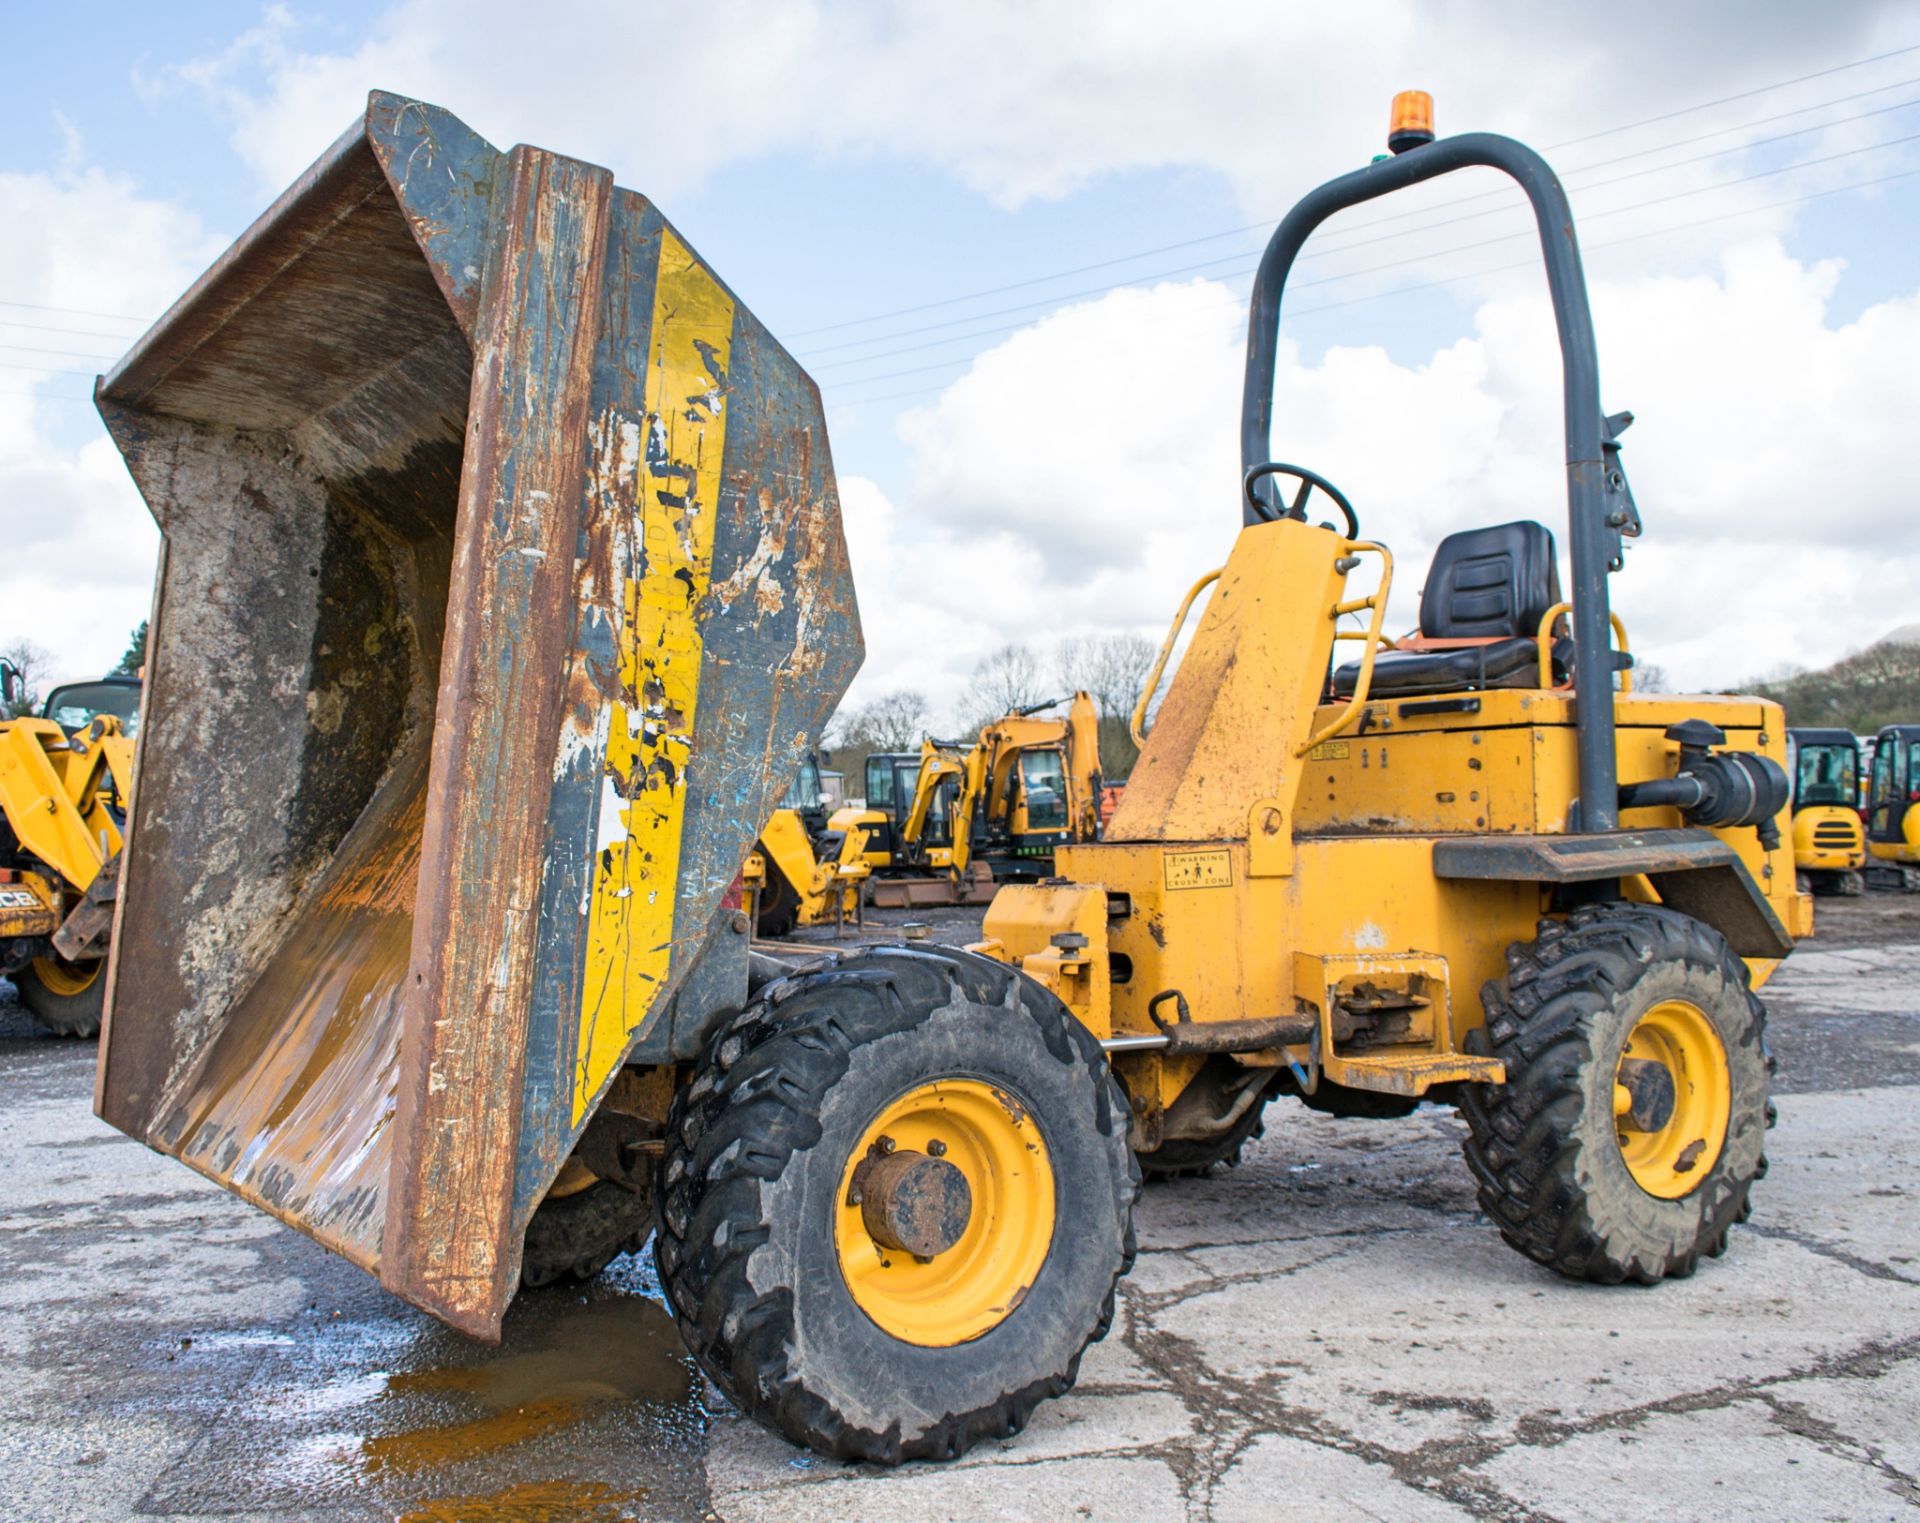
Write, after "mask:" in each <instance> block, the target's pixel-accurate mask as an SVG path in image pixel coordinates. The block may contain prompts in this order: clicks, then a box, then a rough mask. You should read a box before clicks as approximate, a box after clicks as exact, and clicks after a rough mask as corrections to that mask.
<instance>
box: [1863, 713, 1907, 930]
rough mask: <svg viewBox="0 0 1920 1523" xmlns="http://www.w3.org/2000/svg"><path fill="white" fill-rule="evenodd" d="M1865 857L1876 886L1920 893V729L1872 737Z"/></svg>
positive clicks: (1899, 727)
mask: <svg viewBox="0 0 1920 1523" xmlns="http://www.w3.org/2000/svg"><path fill="white" fill-rule="evenodd" d="M1867 854H1868V861H1867V868H1866V878H1867V881H1868V883H1869V884H1870V885H1871V886H1872V887H1874V888H1884V889H1894V890H1897V891H1899V892H1902V893H1908V894H1913V893H1920V725H1910V724H1890V725H1887V726H1885V727H1883V728H1882V729H1881V730H1880V732H1879V734H1878V735H1877V736H1875V738H1874V747H1873V770H1872V774H1871V777H1870V779H1869V782H1868V787H1867Z"/></svg>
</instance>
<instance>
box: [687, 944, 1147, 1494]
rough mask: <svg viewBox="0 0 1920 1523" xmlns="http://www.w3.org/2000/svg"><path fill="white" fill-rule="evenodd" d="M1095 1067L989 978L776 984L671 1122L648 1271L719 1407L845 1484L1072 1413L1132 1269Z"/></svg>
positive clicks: (1109, 1104)
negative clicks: (656, 1270)
mask: <svg viewBox="0 0 1920 1523" xmlns="http://www.w3.org/2000/svg"><path fill="white" fill-rule="evenodd" d="M1128 1130H1129V1124H1128V1110H1127V1106H1126V1103H1125V1100H1124V1097H1123V1096H1122V1095H1121V1093H1120V1091H1119V1087H1118V1085H1117V1084H1116V1083H1115V1082H1114V1080H1113V1078H1112V1076H1111V1074H1110V1073H1109V1071H1108V1069H1107V1064H1106V1060H1105V1058H1104V1056H1103V1055H1102V1053H1101V1051H1100V1047H1099V1044H1098V1043H1097V1042H1096V1041H1095V1040H1094V1038H1093V1036H1092V1034H1091V1033H1089V1032H1088V1031H1087V1030H1086V1029H1085V1028H1084V1027H1083V1026H1081V1025H1080V1024H1079V1022H1077V1021H1076V1020H1074V1018H1073V1016H1072V1015H1071V1014H1070V1013H1069V1012H1068V1011H1067V1009H1066V1008H1065V1007H1064V1006H1063V1005H1061V1004H1060V1003H1059V1001H1058V1000H1056V999H1054V998H1053V997H1052V996H1051V995H1050V994H1048V993H1047V992H1046V991H1044V990H1042V989H1041V988H1039V987H1038V986H1037V985H1035V984H1033V983H1032V982H1030V981H1028V980H1026V979H1023V978H1021V977H1019V976H1018V975H1017V974H1015V973H1014V972H1013V971H1012V970H1010V969H1008V968H1006V967H1004V966H1002V965H1000V964H998V963H994V962H990V961H988V960H986V959H984V958H979V957H975V956H971V955H969V954H966V953H961V952H950V951H946V950H944V949H931V948H929V949H911V950H909V949H906V948H887V949H882V950H876V951H870V952H863V953H861V954H859V955H856V956H853V957H849V958H847V959H845V960H843V961H841V962H839V963H838V964H835V965H832V966H829V967H827V968H824V969H821V970H817V971H814V972H809V973H801V974H797V975H794V976H792V977H789V978H786V979H782V980H780V981H778V982H776V983H774V984H772V985H769V986H768V987H767V988H766V989H764V990H763V991H762V992H761V996H760V998H759V999H758V1000H757V1001H756V1002H755V1003H754V1004H753V1005H751V1006H749V1007H748V1009H747V1010H745V1011H744V1012H742V1014H741V1015H740V1016H739V1017H737V1018H736V1019H735V1020H734V1021H733V1022H732V1023H730V1024H729V1025H728V1026H727V1027H726V1028H725V1029H724V1030H722V1031H721V1032H720V1033H719V1035H718V1037H717V1038H716V1040H715V1041H714V1043H713V1045H712V1046H711V1047H710V1048H709V1050H708V1052H707V1054H706V1057H705V1059H704V1061H703V1063H702V1065H701V1067H700V1068H699V1069H698V1070H697V1072H696V1074H695V1076H694V1078H693V1080H692V1082H691V1083H690V1084H688V1085H687V1086H686V1088H684V1089H683V1090H682V1091H681V1093H680V1095H679V1097H678V1098H677V1099H676V1100H675V1103H674V1110H673V1115H672V1118H671V1121H670V1124H669V1129H668V1139H667V1151H666V1157H665V1161H664V1165H663V1169H662V1175H661V1179H662V1188H661V1197H660V1215H659V1227H658V1233H657V1236H656V1239H655V1241H656V1249H655V1252H656V1255H657V1257H658V1260H659V1265H660V1273H661V1279H662V1282H663V1283H664V1285H665V1287H666V1289H667V1293H668V1296H669V1299H670V1300H671V1302H672V1304H673V1308H674V1311H675V1313H676V1315H677V1316H678V1318H679V1321H680V1325H681V1330H682V1332H683V1334H684V1335H685V1337H686V1340H687V1345H688V1347H689V1348H690V1349H691V1350H692V1351H693V1353H694V1355H695V1357H696V1358H697V1359H698V1360H699V1361H700V1364H701V1366H702V1368H703V1369H705V1370H706V1372H707V1374H708V1375H709V1376H710V1377H711V1378H712V1379H713V1381H714V1382H715V1384H717V1385H718V1386H719V1387H720V1388H721V1389H722V1390H723V1391H724V1392H725V1393H726V1394H727V1396H728V1397H729V1398H730V1399H731V1400H732V1401H733V1402H735V1403H736V1404H737V1405H738V1406H740V1407H741V1408H742V1409H743V1410H745V1411H746V1412H747V1413H749V1414H750V1415H751V1416H753V1417H754V1418H756V1419H757V1420H759V1421H760V1422H762V1423H765V1424H766V1425H767V1426H769V1427H772V1428H774V1429H776V1430H777V1431H778V1432H780V1433H782V1434H784V1435H785V1436H786V1437H787V1438H788V1439H790V1440H792V1441H793V1442H795V1443H800V1444H806V1445H808V1446H810V1447H812V1448H814V1449H816V1450H818V1451H819V1452H821V1453H823V1454H827V1455H831V1456H833V1457H834V1458H837V1459H846V1460H853V1459H858V1460H869V1461H877V1462H879V1463H882V1464H897V1463H899V1462H900V1461H902V1460H907V1459H950V1458H952V1457H954V1456H956V1455H958V1454H961V1453H963V1452H964V1451H965V1450H966V1449H968V1448H969V1447H970V1446H971V1445H972V1444H974V1443H975V1442H977V1441H978V1440H980V1439H983V1438H988V1437H1005V1436H1008V1435H1010V1434H1013V1433H1017V1432H1018V1431H1019V1430H1020V1429H1021V1428H1022V1427H1023V1426H1024V1425H1025V1424H1026V1421H1027V1418H1028V1416H1029V1415H1030V1414H1031V1413H1032V1411H1033V1409H1034V1407H1035V1406H1037V1405H1038V1404H1039V1402H1041V1401H1042V1400H1044V1399H1045V1398H1047V1397H1049V1396H1057V1395H1059V1394H1061V1393H1062V1392H1064V1391H1065V1390H1067V1389H1068V1388H1069V1387H1070V1386H1071V1385H1072V1384H1073V1381H1074V1378H1075V1376H1076V1374H1077V1373H1078V1370H1079V1364H1080V1357H1081V1355H1082V1354H1083V1353H1084V1352H1085V1350H1086V1347H1087V1345H1088V1344H1089V1343H1091V1342H1093V1341H1094V1340H1095V1339H1097V1338H1100V1337H1102V1336H1104V1334H1105V1333H1106V1331H1107V1328H1108V1326H1109V1325H1110V1324H1111V1321H1112V1318H1113V1304H1114V1290H1115V1286H1116V1284H1117V1282H1118V1280H1119V1278H1120V1276H1121V1275H1122V1274H1124V1273H1125V1272H1126V1270H1127V1268H1128V1267H1129V1265H1130V1264H1131V1262H1132V1259H1133V1246H1134V1239H1133V1219H1132V1215H1133V1202H1134V1197H1135V1195H1136V1194H1137V1193H1138V1188H1139V1175H1138V1171H1137V1169H1136V1168H1135V1166H1134V1162H1133V1154H1132V1151H1131V1149H1130V1148H1129V1146H1128Z"/></svg>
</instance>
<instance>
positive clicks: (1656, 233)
mask: <svg viewBox="0 0 1920 1523" xmlns="http://www.w3.org/2000/svg"><path fill="white" fill-rule="evenodd" d="M1915 176H1920V168H1914V169H1902V170H1897V171H1895V172H1894V173H1892V174H1885V175H1878V176H1876V177H1875V178H1873V179H1871V180H1860V181H1856V182H1854V183H1852V184H1848V185H1833V186H1829V187H1828V188H1827V189H1825V190H1816V191H1810V192H1808V193H1807V194H1806V195H1803V196H1789V197H1786V198H1784V199H1782V200H1779V201H1768V202H1765V203H1763V204H1761V205H1759V206H1743V207H1740V208H1738V209H1737V210H1734V211H1730V212H1718V213H1716V214H1715V215H1713V216H1711V217H1696V218H1694V219H1692V220H1691V221H1687V222H1676V223H1670V224H1668V225H1667V226H1665V227H1656V228H1648V229H1647V230H1645V231H1644V232H1638V233H1629V234H1627V235H1626V236H1624V237H1620V238H1609V239H1605V240H1603V241H1601V242H1597V243H1588V244H1584V245H1582V251H1583V253H1586V254H1596V253H1600V252H1602V251H1603V250H1606V249H1613V248H1620V247H1622V246H1623V245H1625V244H1629V243H1639V242H1641V241H1643V240H1645V239H1647V238H1659V237H1664V236H1665V235H1667V234H1669V233H1684V232H1689V231H1691V230H1693V229H1694V228H1700V227H1710V226H1712V225H1713V224H1714V223H1717V222H1729V221H1733V220H1734V219H1736V218H1740V217H1753V216H1758V215H1759V214H1760V213H1762V212H1768V211H1777V210H1779V209H1780V208H1782V207H1788V206H1800V205H1804V204H1805V203H1806V202H1809V201H1818V200H1821V199H1822V198H1824V197H1826V196H1839V195H1845V194H1846V193H1847V192H1849V191H1856V190H1871V189H1873V188H1874V187H1876V186H1880V185H1888V184H1891V183H1893V182H1894V181H1897V180H1910V179H1913V178H1914V177H1915ZM1537 267H1538V261H1537V260H1534V259H1519V260H1515V261H1513V262H1512V263H1509V264H1501V265H1494V266H1493V267H1491V268H1489V269H1484V270H1468V271H1466V272H1464V273H1462V274H1459V275H1448V276H1444V277H1442V278H1440V279H1437V280H1426V281H1421V282H1419V283H1418V284H1416V285H1404V286H1395V287H1394V288H1393V289H1392V290H1390V291H1374V292H1370V293H1369V294H1367V295H1365V296H1352V297H1348V298H1347V299H1346V300H1344V301H1330V302H1322V303H1321V304H1320V305H1318V306H1314V307H1296V308H1291V309H1289V310H1288V311H1287V312H1286V313H1285V314H1283V315H1284V316H1286V317H1290V318H1297V317H1309V316H1312V315H1313V314H1315V313H1318V312H1333V311H1337V310H1339V309H1341V308H1343V307H1357V306H1364V305H1366V304H1367V303H1370V302H1376V301H1392V300H1395V299H1397V298H1400V297H1405V296H1412V295H1415V294H1417V293H1419V292H1422V291H1433V290H1439V289H1442V288H1444V287H1447V286H1456V285H1461V284H1464V283H1465V282H1467V281H1470V280H1484V279H1486V277H1488V276H1489V275H1501V274H1506V273H1509V272H1511V271H1514V270H1530V269H1534V268H1537ZM1241 273H1242V274H1249V275H1250V274H1252V273H1253V272H1252V270H1251V269H1248V270H1245V271H1242V272H1241ZM1246 306H1247V303H1246V300H1245V298H1244V297H1243V298H1241V299H1240V301H1239V303H1238V310H1239V311H1241V312H1244V311H1245V310H1246ZM972 359H973V356H971V355H968V356H965V357H963V358H961V359H958V360H948V361H945V362H943V363H941V364H938V365H926V366H921V367H919V368H918V369H917V370H905V371H895V372H894V373H893V374H892V375H891V376H864V377H861V378H860V379H859V380H854V381H847V382H844V383H841V384H843V385H848V386H855V385H859V384H861V382H862V381H880V380H897V379H899V378H901V377H903V376H907V375H916V374H924V373H927V372H930V371H934V370H946V369H949V368H951V367H952V366H955V365H965V364H968V363H970V362H971V361H972ZM948 384H950V383H947V382H942V383H941V384H940V385H937V386H920V387H915V388H913V389H911V390H908V391H892V392H887V393H886V394H885V395H883V396H878V397H874V396H864V397H846V398H844V400H845V402H846V403H847V404H848V405H850V406H851V405H854V404H862V405H864V404H867V403H875V404H877V403H880V402H898V401H904V400H906V399H908V398H910V397H930V396H936V395H938V394H939V393H940V392H943V391H945V390H946V389H947V385H948ZM826 395H827V396H828V398H829V400H832V401H836V402H837V401H840V400H842V399H843V398H842V393H841V392H840V391H839V390H837V389H835V388H833V387H831V386H830V387H829V389H828V390H827V393H826Z"/></svg>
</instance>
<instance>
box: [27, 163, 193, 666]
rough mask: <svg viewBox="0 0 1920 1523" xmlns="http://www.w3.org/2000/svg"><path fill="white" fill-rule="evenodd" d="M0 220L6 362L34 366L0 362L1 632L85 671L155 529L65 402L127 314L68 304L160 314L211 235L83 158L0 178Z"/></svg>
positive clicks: (148, 575) (113, 459)
mask: <svg viewBox="0 0 1920 1523" xmlns="http://www.w3.org/2000/svg"><path fill="white" fill-rule="evenodd" d="M0 226H4V227H5V228H6V229H7V236H6V238H5V239H4V240H0V290H4V291H5V292H6V293H7V295H8V297H9V300H10V301H11V302H13V303H16V304H15V305H10V306H7V307H5V308H0V343H4V344H6V345H8V346H9V347H8V348H7V350H6V352H5V353H6V357H7V359H8V360H9V362H10V363H12V362H18V363H20V364H33V365H38V366H42V367H44V368H42V369H32V370H30V369H15V368H8V369H7V370H5V371H4V372H0V373H3V374H4V376H5V380H4V383H0V544H4V545H5V546H6V553H5V554H4V555H0V644H5V643H10V642H11V641H13V640H15V639H21V638H25V639H31V640H33V641H34V642H35V643H37V644H39V645H42V646H45V647H46V648H47V649H48V650H49V651H51V652H52V653H53V655H54V658H55V666H54V673H53V674H54V675H55V676H57V677H62V678H64V677H69V676H92V675H96V674H97V673H99V672H101V671H103V670H105V669H106V668H107V667H109V666H111V665H112V664H113V663H114V662H115V661H117V660H118V659H119V658H120V654H121V652H122V651H123V650H124V649H125V648H126V643H127V633H128V631H129V630H131V629H132V628H133V626H134V625H135V624H137V623H139V621H140V620H142V619H144V618H145V617H146V616H147V612H148V608H149V605H150V602H151V597H152V585H153V567H154V558H155V555H156V553H157V550H158V547H159V534H158V531H157V530H156V529H155V527H154V524H153V520H152V518H151V516H150V515H149V514H148V513H147V510H146V505H145V504H144V503H143V502H142V500H141V498H140V494H139V492H138V491H137V490H135V488H134V485H133V483H132V481H131V480H130V479H129V478H128V476H127V473H126V470H125V468H124V467H123V466H122V465H121V463H120V455H119V452H118V451H117V450H116V449H115V448H114V447H113V445H112V444H111V443H110V442H108V441H107V440H106V439H105V438H104V437H103V436H102V434H101V431H100V428H99V424H98V422H97V420H95V419H94V417H93V413H92V406H91V404H90V403H89V402H86V401H84V400H82V401H74V400H71V399H72V398H76V397H80V398H84V397H85V396H86V395H87V393H88V390H89V388H88V384H87V380H86V376H87V375H90V374H92V373H94V372H97V371H104V370H106V369H107V368H109V364H110V359H100V358H96V356H108V357H111V356H116V355H118V354H120V353H121V352H122V351H124V350H125V348H126V347H127V346H128V344H129V343H130V342H131V338H132V336H133V335H134V334H135V333H137V331H138V325H137V324H134V323H130V322H125V321H115V320H113V319H112V318H111V317H109V318H100V317H94V316H86V315H82V314H88V313H108V314H119V313H136V314H137V313H150V312H158V311H161V310H162V309H164V308H165V306H166V305H167V303H168V302H169V301H171V300H172V298H173V297H175V296H177V295H178V294H179V293H180V291H181V290H182V289H183V288H184V287H185V286H186V285H187V283H188V282H189V281H190V280H191V279H192V278H193V277H194V276H195V275H197V274H198V273H199V272H200V270H201V269H202V268H204V267H205V265H206V264H208V263H209V262H210V261H211V260H212V259H213V257H214V256H215V255H216V254H217V253H218V251H219V247H220V240H218V239H216V238H214V237H212V236H211V235H209V234H208V232H207V230H206V229H205V228H204V227H203V226H202V225H201V223H200V221H199V219H198V218H197V217H195V216H194V215H193V214H192V213H190V212H187V211H184V210H182V209H181V208H179V207H177V206H174V205H171V204H169V203H166V202H162V201H156V200H153V199H151V198H148V197H144V196H142V195H141V194H140V192H139V190H138V189H137V187H136V186H135V185H134V184H133V183H132V182H131V181H129V180H126V179H124V178H121V177H118V176H113V175H109V174H106V173H104V172H102V171H100V170H98V169H72V170H68V171H64V172H62V173H59V174H0ZM27 303H31V304H32V305H30V306H29V305H24V304H27ZM48 330H52V331H48ZM37 351H60V352H59V353H40V352H37ZM61 370H72V371H79V372H82V374H80V375H55V374H51V373H49V372H52V371H61Z"/></svg>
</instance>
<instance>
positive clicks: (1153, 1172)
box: [1140, 1096, 1266, 1182]
mask: <svg viewBox="0 0 1920 1523" xmlns="http://www.w3.org/2000/svg"><path fill="white" fill-rule="evenodd" d="M1265 1109H1266V1099H1265V1097H1264V1096H1263V1097H1261V1098H1260V1099H1258V1100H1256V1101H1255V1102H1254V1103H1253V1104H1252V1105H1250V1106H1248V1107H1247V1109H1246V1110H1245V1111H1243V1112H1242V1113H1241V1114H1240V1116H1239V1118H1238V1119H1237V1120H1236V1121H1235V1122H1234V1123H1233V1125H1232V1126H1230V1127H1228V1128H1227V1129H1226V1130H1225V1131H1224V1132H1222V1133H1220V1135H1219V1136H1217V1137H1173V1138H1169V1139H1168V1140H1167V1141H1165V1142H1163V1143H1161V1144H1160V1146H1159V1147H1157V1148H1154V1149H1153V1150H1152V1151H1151V1152H1147V1153H1142V1154H1140V1172H1141V1173H1142V1174H1143V1175H1144V1176H1145V1177H1146V1178H1147V1180H1148V1181H1150V1182H1153V1181H1158V1180H1163V1179H1199V1178H1204V1177H1205V1176H1206V1175H1208V1174H1211V1173H1212V1172H1213V1171H1214V1170H1215V1169H1216V1168H1227V1169H1233V1168H1238V1167H1239V1164H1240V1153H1241V1150H1242V1149H1243V1148H1245V1147H1246V1145H1247V1144H1248V1143H1249V1142H1251V1141H1253V1139H1254V1138H1256V1137H1258V1136H1259V1135H1260V1134H1261V1133H1262V1131H1264V1130H1265V1127H1264V1122H1263V1112H1264V1111H1265Z"/></svg>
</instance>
